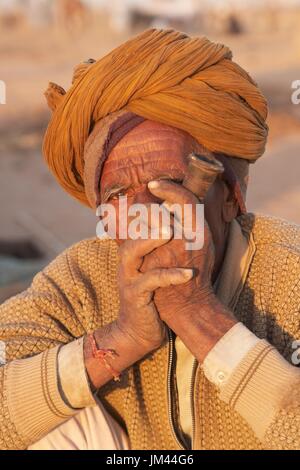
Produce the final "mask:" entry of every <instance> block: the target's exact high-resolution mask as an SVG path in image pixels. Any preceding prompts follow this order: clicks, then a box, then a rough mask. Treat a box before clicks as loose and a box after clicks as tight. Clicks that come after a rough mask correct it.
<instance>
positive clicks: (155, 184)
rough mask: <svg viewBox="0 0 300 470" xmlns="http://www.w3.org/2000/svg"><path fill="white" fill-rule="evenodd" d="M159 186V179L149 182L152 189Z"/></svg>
mask: <svg viewBox="0 0 300 470" xmlns="http://www.w3.org/2000/svg"><path fill="white" fill-rule="evenodd" d="M158 186H159V182H158V181H149V183H148V188H150V189H154V188H158Z"/></svg>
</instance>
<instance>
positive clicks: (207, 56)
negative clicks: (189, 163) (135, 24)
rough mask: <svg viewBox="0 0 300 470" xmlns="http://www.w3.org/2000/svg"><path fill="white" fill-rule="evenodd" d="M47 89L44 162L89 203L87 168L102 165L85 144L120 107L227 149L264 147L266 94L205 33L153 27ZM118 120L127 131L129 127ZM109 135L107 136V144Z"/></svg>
mask: <svg viewBox="0 0 300 470" xmlns="http://www.w3.org/2000/svg"><path fill="white" fill-rule="evenodd" d="M46 96H47V99H48V103H49V106H50V107H51V109H52V111H53V114H52V118H51V121H50V123H49V126H48V129H47V132H46V135H45V139H44V146H43V151H44V155H45V158H46V161H47V163H48V165H49V167H50V169H51V170H52V172H53V173H54V175H55V176H56V178H57V179H58V181H59V183H60V184H61V185H62V186H63V187H64V189H65V190H66V191H67V192H69V193H70V194H71V195H72V196H74V197H75V198H77V199H78V200H79V201H81V202H83V203H85V204H86V205H89V206H91V205H94V204H92V201H91V193H89V195H88V194H87V192H88V191H89V190H88V188H87V183H86V181H87V175H89V174H90V172H91V171H92V168H94V170H95V171H96V169H97V168H98V171H99V168H100V167H99V166H98V167H97V164H96V163H95V162H94V163H91V162H89V163H88V159H89V158H88V155H87V153H88V152H87V148H86V150H85V146H86V143H87V140H88V137H89V135H90V134H91V133H92V131H93V129H94V128H95V126H97V129H99V131H100V133H101V123H103V128H105V123H107V121H110V118H112V120H113V119H114V118H115V117H118V115H119V114H118V113H120V115H121V116H124V115H125V116H126V115H127V116H129V115H130V116H133V119H135V118H137V119H138V118H139V117H141V118H144V119H150V120H153V121H157V122H161V123H164V124H167V125H170V126H173V127H177V128H179V129H182V130H184V131H186V132H188V133H189V134H190V135H192V136H193V137H194V138H195V139H196V140H198V141H199V143H200V144H202V145H203V146H204V147H206V148H207V149H208V150H210V151H212V152H215V153H220V154H224V155H227V156H232V157H239V158H243V159H246V160H248V161H252V162H253V161H255V160H256V159H257V158H259V157H260V156H261V155H262V154H263V152H264V149H265V143H266V139H267V132H268V128H267V125H266V122H265V120H266V117H267V104H266V100H265V98H264V97H263V95H262V94H261V92H260V91H259V89H258V87H257V85H256V83H255V82H254V81H253V80H252V79H251V77H250V76H249V75H248V73H247V72H245V71H244V70H243V69H242V68H241V67H239V66H238V65H237V64H236V63H234V62H233V61H232V54H231V51H230V49H229V48H228V47H226V46H224V45H222V44H216V43H213V42H210V41H209V40H208V39H207V38H205V37H196V38H191V37H189V36H188V35H186V34H184V33H179V32H176V31H173V30H156V29H152V30H148V31H146V32H144V33H142V34H140V35H139V36H137V37H135V38H133V39H131V40H129V41H127V42H126V43H124V44H122V45H121V46H119V47H118V48H116V49H114V50H113V51H112V52H110V53H109V54H108V55H106V56H105V57H103V58H102V59H100V60H98V61H95V62H92V61H90V62H89V63H88V64H84V65H81V66H80V68H79V69H77V70H76V73H75V76H74V80H73V84H72V86H71V88H70V89H69V91H68V92H67V93H66V92H65V91H64V90H63V89H62V88H61V87H59V86H58V85H55V84H50V86H49V88H48V90H47V92H46ZM134 116H135V117H134ZM125 120H126V119H125ZM119 124H120V121H119ZM119 124H118V125H119ZM120 125H121V131H120V132H119V135H121V136H122V132H123V130H124V132H125V131H126V129H127V127H126V123H121V124H120ZM122 129H123V130H122ZM108 137H109V135H108V134H107V133H106V134H105V138H104V139H103V142H102V143H101V145H104V146H105V149H106V150H107V149H109V148H110V147H111V144H109V138H108ZM93 145H97V142H94V144H93ZM99 145H100V144H99ZM89 146H90V144H88V147H89ZM102 152H103V148H102V149H101V150H99V158H100V156H101V155H102ZM106 153H107V152H106ZM93 165H94V167H93ZM95 189H96V188H95Z"/></svg>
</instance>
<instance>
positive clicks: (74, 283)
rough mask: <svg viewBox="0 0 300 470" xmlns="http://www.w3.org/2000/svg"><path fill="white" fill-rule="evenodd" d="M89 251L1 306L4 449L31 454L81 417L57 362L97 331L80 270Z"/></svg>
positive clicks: (66, 257) (57, 263) (73, 254)
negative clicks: (62, 350) (63, 349)
mask: <svg viewBox="0 0 300 470" xmlns="http://www.w3.org/2000/svg"><path fill="white" fill-rule="evenodd" d="M87 250H88V243H87V241H84V242H80V243H79V244H77V245H74V246H73V247H71V248H70V249H68V250H66V251H65V252H64V253H62V254H61V255H60V256H58V257H57V258H56V259H55V260H54V261H53V262H52V263H51V264H49V266H47V267H46V268H45V269H44V270H43V271H41V272H40V273H39V274H37V275H36V276H35V278H34V280H33V282H32V284H31V286H30V287H29V288H28V289H27V290H25V291H24V292H22V293H21V294H19V295H17V296H15V297H13V298H11V299H9V300H8V301H6V302H5V303H4V304H3V305H1V306H0V346H1V350H2V356H4V358H5V361H2V365H1V367H0V396H1V399H0V448H1V449H25V448H27V447H28V445H29V444H31V443H33V442H35V441H36V440H38V439H39V438H41V437H42V436H43V435H44V434H46V433H48V432H49V431H50V430H51V429H53V428H54V427H56V426H57V425H59V424H60V423H62V422H63V421H65V420H66V419H68V418H69V417H70V416H72V415H74V414H75V413H76V412H77V411H78V410H76V409H74V408H71V407H70V406H68V404H66V403H65V401H64V400H63V399H62V396H61V393H60V389H59V383H58V380H57V356H58V350H59V347H60V345H63V344H66V343H69V342H70V341H72V340H74V339H75V338H79V337H81V336H82V335H83V334H85V332H86V331H87V330H88V329H89V328H94V327H95V326H96V325H95V323H94V322H93V321H92V322H91V321H90V317H92V314H91V315H87V314H86V311H87V310H89V311H91V305H89V300H88V299H91V298H92V297H93V296H92V295H88V288H89V286H88V283H85V282H84V279H85V278H86V276H85V273H83V272H82V271H81V269H80V268H79V266H80V260H79V259H78V256H79V255H80V256H81V257H83V258H85V257H86V256H87V255H88V253H87ZM3 362H4V364H3Z"/></svg>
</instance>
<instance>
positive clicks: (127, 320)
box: [116, 234, 193, 354]
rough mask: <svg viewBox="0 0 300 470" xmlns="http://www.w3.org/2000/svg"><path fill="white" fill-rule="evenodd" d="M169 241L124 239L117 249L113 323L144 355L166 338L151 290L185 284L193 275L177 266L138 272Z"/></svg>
mask: <svg viewBox="0 0 300 470" xmlns="http://www.w3.org/2000/svg"><path fill="white" fill-rule="evenodd" d="M161 236H162V234H161ZM168 241H169V239H166V238H165V239H163V238H160V239H158V240H152V239H147V240H143V239H139V240H127V241H125V242H124V243H123V244H122V245H121V247H120V248H119V250H120V251H119V255H120V264H119V273H118V284H119V291H120V313H119V317H118V319H117V321H116V323H117V325H118V327H119V329H120V330H121V331H122V332H123V333H124V334H125V335H127V336H128V337H131V338H132V339H133V341H134V343H135V344H136V346H137V347H139V346H140V347H142V348H145V354H146V353H147V352H150V351H152V350H153V349H156V348H158V347H159V346H160V345H161V344H162V342H163V341H164V339H165V337H166V327H165V324H164V323H163V322H162V320H161V319H160V317H159V315H158V312H157V309H156V306H155V304H154V302H153V294H154V291H155V290H156V289H159V288H163V287H164V288H167V287H170V286H175V285H180V284H184V283H186V282H187V281H189V280H190V279H191V277H192V275H193V272H192V270H190V269H182V268H180V267H168V268H162V267H159V266H157V267H155V268H153V269H147V270H145V271H144V273H143V274H142V273H141V272H140V270H139V269H140V267H141V265H142V263H143V259H144V256H145V255H147V254H148V253H150V252H152V251H153V250H155V249H157V248H159V247H161V246H163V245H164V244H166V243H167V242H168Z"/></svg>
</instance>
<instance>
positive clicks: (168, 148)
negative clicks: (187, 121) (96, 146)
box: [101, 121, 200, 185]
mask: <svg viewBox="0 0 300 470" xmlns="http://www.w3.org/2000/svg"><path fill="white" fill-rule="evenodd" d="M197 149H198V150H200V146H199V144H198V143H197V141H196V140H195V139H194V138H193V137H192V136H190V135H189V134H187V133H186V132H184V131H182V130H180V129H176V128H174V127H171V126H167V125H165V124H161V123H157V122H154V121H144V122H143V123H142V124H140V125H139V126H137V127H136V128H134V129H132V130H131V131H130V132H129V133H128V134H126V135H125V136H124V137H123V138H122V139H121V141H120V142H119V143H118V144H117V145H116V146H115V147H114V149H113V150H112V151H111V153H110V155H109V156H108V159H107V160H106V162H105V164H104V167H103V172H102V178H101V185H102V184H105V185H106V182H107V180H109V181H110V183H111V182H112V181H113V180H116V181H117V180H118V181H119V182H124V181H126V182H132V183H133V184H134V183H135V182H136V181H134V180H135V179H137V180H138V181H137V182H140V180H141V179H142V178H143V174H145V177H146V178H147V177H148V175H150V176H151V175H152V174H153V176H155V175H158V174H160V173H161V174H163V173H166V175H167V174H168V173H170V177H176V174H178V173H180V174H181V175H182V173H184V172H185V170H186V167H187V158H186V157H187V155H188V154H189V153H190V152H192V151H197ZM174 174H175V176H174Z"/></svg>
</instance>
